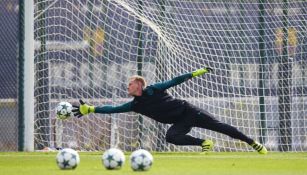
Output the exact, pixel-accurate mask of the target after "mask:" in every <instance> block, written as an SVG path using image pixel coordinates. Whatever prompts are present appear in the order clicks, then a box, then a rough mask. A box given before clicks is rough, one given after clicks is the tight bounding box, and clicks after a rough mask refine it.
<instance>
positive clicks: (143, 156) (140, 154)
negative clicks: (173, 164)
mask: <svg viewBox="0 0 307 175" xmlns="http://www.w3.org/2000/svg"><path fill="white" fill-rule="evenodd" d="M130 162H131V168H132V169H133V170H134V171H145V170H149V169H150V167H151V165H152V163H153V157H152V155H151V154H150V153H149V152H148V151H146V150H144V149H139V150H136V151H134V152H132V154H131V156H130Z"/></svg>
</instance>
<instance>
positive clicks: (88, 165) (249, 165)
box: [0, 152, 307, 175]
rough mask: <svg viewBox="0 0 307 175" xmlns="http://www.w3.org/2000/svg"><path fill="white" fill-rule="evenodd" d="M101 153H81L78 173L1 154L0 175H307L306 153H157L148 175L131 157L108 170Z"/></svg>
mask: <svg viewBox="0 0 307 175" xmlns="http://www.w3.org/2000/svg"><path fill="white" fill-rule="evenodd" d="M101 155H102V153H98V152H97V153H80V159H81V161H80V164H79V166H78V167H77V168H76V169H75V170H60V169H59V168H58V167H57V165H56V163H55V156H56V153H54V152H53V153H50V152H49V153H38V152H35V153H24V152H21V153H15V152H12V153H4V152H3V153H0V175H40V174H41V175H49V174H50V175H58V174H61V175H64V174H65V175H70V174H71V175H81V174H82V175H117V174H124V175H130V174H131V175H141V174H146V175H151V174H156V175H171V174H173V175H184V174H185V175H197V174H206V175H226V174H227V175H260V174H261V175H272V174H276V175H286V174H287V175H306V174H307V153H306V152H305V153H269V154H268V155H258V154H257V153H255V152H249V153H214V152H213V153H209V154H208V155H201V154H199V153H154V154H153V157H154V163H153V166H152V167H151V169H150V170H149V171H146V172H134V171H132V169H131V168H130V162H129V155H126V162H125V165H124V167H123V168H122V169H120V170H106V169H105V168H104V167H103V166H102V163H101Z"/></svg>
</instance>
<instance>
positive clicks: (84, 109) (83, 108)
mask: <svg viewBox="0 0 307 175" xmlns="http://www.w3.org/2000/svg"><path fill="white" fill-rule="evenodd" d="M79 102H80V105H79V106H76V105H73V107H74V108H76V109H73V110H72V112H73V113H74V116H75V117H78V118H80V117H82V116H83V115H87V114H90V113H94V112H95V106H90V105H87V104H85V103H84V102H83V101H82V100H79Z"/></svg>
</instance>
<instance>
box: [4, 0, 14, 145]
mask: <svg viewBox="0 0 307 175" xmlns="http://www.w3.org/2000/svg"><path fill="white" fill-rule="evenodd" d="M18 8H19V6H18V0H3V1H0V24H1V27H0V41H1V44H0V82H1V83H0V133H1V134H0V151H17V149H18V106H17V85H18V83H17V79H18V78H17V76H18V75H17V65H18V63H17V55H18V15H19V9H18Z"/></svg>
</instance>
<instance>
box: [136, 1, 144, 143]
mask: <svg viewBox="0 0 307 175" xmlns="http://www.w3.org/2000/svg"><path fill="white" fill-rule="evenodd" d="M142 6H143V2H142V1H141V0H139V1H138V10H139V13H142V11H143V7H142ZM142 28H143V23H142V21H141V20H139V19H137V25H136V34H137V38H138V48H137V54H138V55H137V74H138V75H140V76H142V69H143V39H142ZM143 122H144V121H143V116H142V115H139V116H138V123H139V126H138V127H139V128H138V129H139V136H138V143H139V146H140V147H141V148H142V147H143V142H142V137H143Z"/></svg>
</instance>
